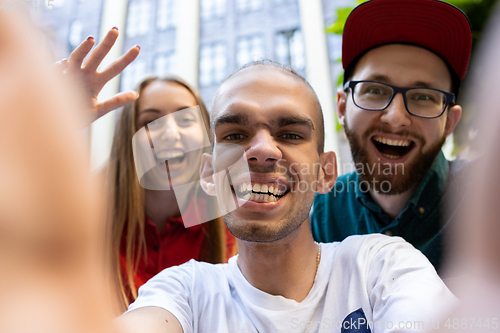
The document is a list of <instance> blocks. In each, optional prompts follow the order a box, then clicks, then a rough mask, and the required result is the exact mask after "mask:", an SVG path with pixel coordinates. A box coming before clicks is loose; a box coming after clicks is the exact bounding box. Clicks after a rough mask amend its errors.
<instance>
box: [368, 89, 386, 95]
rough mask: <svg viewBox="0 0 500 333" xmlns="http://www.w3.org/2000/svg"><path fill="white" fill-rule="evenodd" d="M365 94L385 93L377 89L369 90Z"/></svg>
mask: <svg viewBox="0 0 500 333" xmlns="http://www.w3.org/2000/svg"><path fill="white" fill-rule="evenodd" d="M366 93H367V94H372V95H383V94H384V93H385V92H384V91H382V89H378V88H371V89H368V90H367V91H366Z"/></svg>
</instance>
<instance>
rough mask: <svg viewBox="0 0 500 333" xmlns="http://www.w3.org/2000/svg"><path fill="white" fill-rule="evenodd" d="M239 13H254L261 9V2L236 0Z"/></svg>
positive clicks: (256, 0)
mask: <svg viewBox="0 0 500 333" xmlns="http://www.w3.org/2000/svg"><path fill="white" fill-rule="evenodd" d="M236 7H237V8H238V11H239V12H249V11H256V10H259V9H261V8H262V0H236Z"/></svg>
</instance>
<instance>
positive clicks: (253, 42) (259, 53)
mask: <svg viewBox="0 0 500 333" xmlns="http://www.w3.org/2000/svg"><path fill="white" fill-rule="evenodd" d="M263 58H264V38H263V37H262V36H259V35H254V36H247V37H240V38H239V39H238V42H237V44H236V64H237V66H238V67H241V66H243V65H244V64H247V63H249V62H251V61H255V60H261V59H263Z"/></svg>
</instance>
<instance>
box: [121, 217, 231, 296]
mask: <svg viewBox="0 0 500 333" xmlns="http://www.w3.org/2000/svg"><path fill="white" fill-rule="evenodd" d="M145 219H146V225H145V230H144V232H145V237H146V248H147V262H145V260H144V259H141V260H139V267H138V270H137V274H136V275H135V277H134V282H135V286H136V288H139V287H140V286H142V285H143V284H144V283H146V282H147V281H148V280H149V279H150V278H152V277H153V276H155V275H156V274H158V273H160V272H161V271H162V270H164V269H165V268H168V267H171V266H176V265H180V264H183V263H185V262H187V261H189V260H191V259H195V260H200V255H201V249H202V243H203V238H204V232H203V229H206V227H205V224H200V225H195V226H193V227H190V228H185V227H184V224H183V222H182V218H181V217H175V218H169V219H168V221H167V224H166V226H165V228H164V229H163V230H162V231H161V232H158V229H157V228H156V225H154V224H153V222H151V220H150V219H149V218H148V217H147V216H146V217H145ZM225 230H226V246H227V247H226V253H227V258H226V260H227V259H229V257H231V256H232V255H233V251H234V248H235V245H236V240H235V238H234V236H233V235H232V234H231V233H230V232H229V230H227V228H226V227H225ZM124 244H125V236H124V238H123V241H122V247H121V250H120V266H121V270H122V276H123V277H124V281H127V279H126V256H125V245H124ZM133 260H134V259H133ZM131 299H132V298H131Z"/></svg>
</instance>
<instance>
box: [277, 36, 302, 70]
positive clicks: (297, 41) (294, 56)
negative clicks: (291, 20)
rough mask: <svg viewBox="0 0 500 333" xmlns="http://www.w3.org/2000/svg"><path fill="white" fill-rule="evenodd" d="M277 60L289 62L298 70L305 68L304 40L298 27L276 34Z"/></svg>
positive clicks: (284, 62) (283, 62)
mask: <svg viewBox="0 0 500 333" xmlns="http://www.w3.org/2000/svg"><path fill="white" fill-rule="evenodd" d="M275 52H276V60H277V61H278V62H280V63H282V64H288V65H290V66H291V67H292V68H293V69H295V70H296V71H298V72H302V71H303V70H304V69H305V63H306V61H305V55H304V41H303V40H302V32H301V31H300V30H298V29H292V30H286V31H280V32H278V33H277V34H276V50H275Z"/></svg>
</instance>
